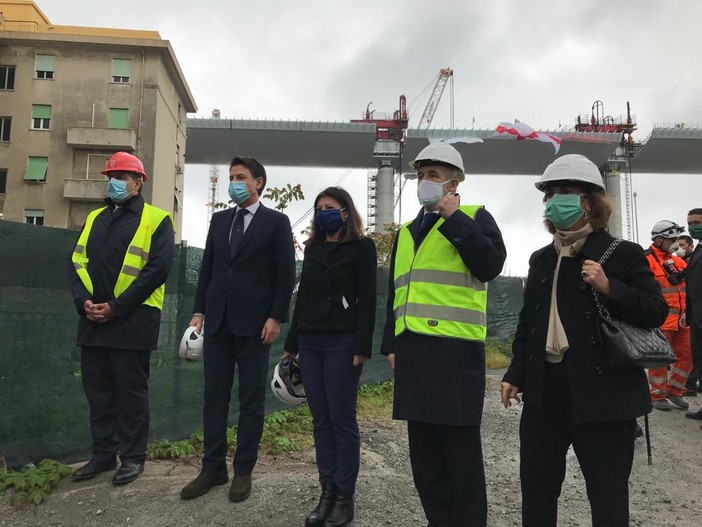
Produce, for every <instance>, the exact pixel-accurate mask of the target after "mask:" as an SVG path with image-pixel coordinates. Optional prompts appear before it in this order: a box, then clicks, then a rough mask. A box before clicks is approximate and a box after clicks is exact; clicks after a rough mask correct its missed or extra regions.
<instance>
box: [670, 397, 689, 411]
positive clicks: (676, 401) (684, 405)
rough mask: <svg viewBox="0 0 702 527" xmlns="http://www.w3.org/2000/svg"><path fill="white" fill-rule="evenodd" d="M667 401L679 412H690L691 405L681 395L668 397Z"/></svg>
mask: <svg viewBox="0 0 702 527" xmlns="http://www.w3.org/2000/svg"><path fill="white" fill-rule="evenodd" d="M666 399H668V402H669V403H670V404H671V405H672V406H673V408H677V409H679V410H688V409H689V408H690V403H688V402H687V401H686V400H685V399H683V398H682V397H680V396H679V395H667V396H666Z"/></svg>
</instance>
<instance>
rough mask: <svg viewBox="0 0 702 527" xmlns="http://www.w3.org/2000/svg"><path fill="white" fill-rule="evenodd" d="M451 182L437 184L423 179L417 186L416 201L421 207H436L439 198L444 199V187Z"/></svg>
mask: <svg viewBox="0 0 702 527" xmlns="http://www.w3.org/2000/svg"><path fill="white" fill-rule="evenodd" d="M450 182H451V180H450V179H449V180H448V181H444V182H443V183H437V182H435V181H427V180H426V179H423V180H421V181H420V182H419V185H418V186H417V199H419V203H420V204H421V205H422V206H423V207H432V206H434V205H436V204H437V203H438V202H439V201H440V200H441V198H443V197H444V185H446V184H447V183H450Z"/></svg>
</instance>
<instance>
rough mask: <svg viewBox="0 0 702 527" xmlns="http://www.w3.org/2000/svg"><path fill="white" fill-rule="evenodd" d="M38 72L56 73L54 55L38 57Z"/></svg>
mask: <svg viewBox="0 0 702 527" xmlns="http://www.w3.org/2000/svg"><path fill="white" fill-rule="evenodd" d="M36 69H37V71H54V56H53V55H37V66H36Z"/></svg>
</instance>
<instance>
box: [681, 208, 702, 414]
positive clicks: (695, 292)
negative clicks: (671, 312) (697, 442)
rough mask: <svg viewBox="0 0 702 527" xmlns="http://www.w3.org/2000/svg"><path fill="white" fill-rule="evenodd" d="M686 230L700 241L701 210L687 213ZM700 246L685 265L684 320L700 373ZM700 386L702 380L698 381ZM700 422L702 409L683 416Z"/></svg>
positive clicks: (701, 296) (701, 255) (701, 369)
mask: <svg viewBox="0 0 702 527" xmlns="http://www.w3.org/2000/svg"><path fill="white" fill-rule="evenodd" d="M687 230H688V232H689V233H690V236H692V237H693V238H695V239H696V240H702V208H699V209H692V210H691V211H690V212H688V213H687ZM701 247H702V244H701V243H698V244H697V247H696V248H695V251H694V252H693V253H692V257H691V258H690V261H689V262H688V264H687V276H686V281H687V288H686V294H687V298H686V300H687V308H686V313H685V318H686V319H687V324H688V326H690V349H691V350H692V362H693V365H694V368H695V370H697V371H702V248H701ZM699 382H700V385H701V386H702V379H699ZM685 415H686V416H687V417H689V418H690V419H700V420H702V408H700V409H699V410H697V411H691V412H687V413H686V414H685Z"/></svg>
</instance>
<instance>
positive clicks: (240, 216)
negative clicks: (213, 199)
mask: <svg viewBox="0 0 702 527" xmlns="http://www.w3.org/2000/svg"><path fill="white" fill-rule="evenodd" d="M248 213H249V211H248V210H246V209H239V210H237V211H236V215H235V216H234V223H233V225H232V234H231V237H230V238H229V258H230V259H234V257H235V256H236V253H237V251H238V250H239V246H240V245H241V240H242V239H243V238H244V216H246V215H247V214H248Z"/></svg>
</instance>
